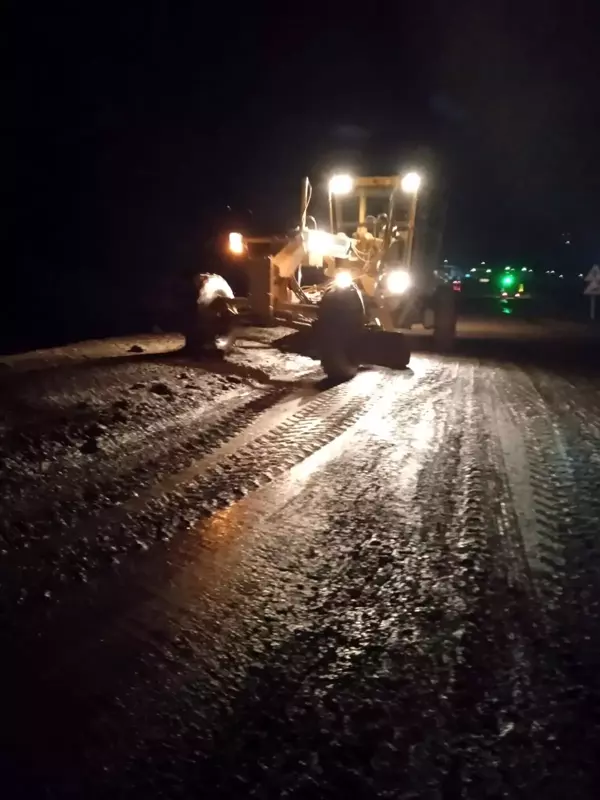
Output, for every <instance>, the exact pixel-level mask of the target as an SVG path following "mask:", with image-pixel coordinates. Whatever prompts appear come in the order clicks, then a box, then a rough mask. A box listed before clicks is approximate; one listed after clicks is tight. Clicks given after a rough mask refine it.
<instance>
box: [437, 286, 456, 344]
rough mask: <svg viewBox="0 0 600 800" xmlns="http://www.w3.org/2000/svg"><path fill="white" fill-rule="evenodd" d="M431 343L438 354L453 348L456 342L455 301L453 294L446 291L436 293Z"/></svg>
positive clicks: (441, 290)
mask: <svg viewBox="0 0 600 800" xmlns="http://www.w3.org/2000/svg"><path fill="white" fill-rule="evenodd" d="M433 315H434V319H433V343H434V346H435V349H436V350H437V351H438V352H440V353H447V352H449V351H451V350H452V349H453V348H454V342H455V340H456V300H455V297H454V292H452V291H449V290H447V289H445V288H444V289H440V290H438V291H437V293H436V296H435V298H434V307H433Z"/></svg>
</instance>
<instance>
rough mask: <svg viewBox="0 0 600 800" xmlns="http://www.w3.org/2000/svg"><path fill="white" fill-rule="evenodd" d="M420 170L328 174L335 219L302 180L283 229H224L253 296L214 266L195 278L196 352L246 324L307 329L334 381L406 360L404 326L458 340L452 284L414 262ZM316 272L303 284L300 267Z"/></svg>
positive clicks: (226, 340)
mask: <svg viewBox="0 0 600 800" xmlns="http://www.w3.org/2000/svg"><path fill="white" fill-rule="evenodd" d="M419 183H420V178H419V176H418V175H417V174H416V173H408V174H406V175H404V176H403V177H401V176H391V177H363V178H352V177H350V176H348V175H336V176H334V177H333V178H332V179H331V180H330V182H329V191H328V201H329V224H328V225H327V226H319V225H318V224H317V222H316V219H315V218H314V217H313V216H312V215H311V214H310V213H309V211H310V210H311V200H312V199H313V198H312V194H313V190H312V186H311V184H310V182H309V180H308V178H306V179H305V180H304V182H303V185H302V192H301V205H300V217H299V224H298V226H297V227H296V228H295V229H294V230H293V231H291V232H290V233H289V234H288V235H287V236H284V237H277V236H274V237H252V236H247V235H244V234H243V233H242V232H237V231H236V232H231V233H229V236H228V241H227V249H228V252H229V257H231V258H232V259H235V260H236V262H237V263H238V265H239V267H240V268H241V269H243V270H244V271H245V273H246V279H247V285H248V295H247V297H235V296H234V293H233V291H232V289H231V287H230V286H229V284H228V283H227V282H226V281H225V280H224V278H222V277H221V276H219V275H217V274H200V275H197V276H196V277H195V284H194V289H193V296H192V297H191V300H192V302H191V304H190V306H189V310H190V313H188V314H186V315H184V317H185V322H184V325H185V331H184V333H185V336H186V342H187V348H188V350H189V351H190V352H191V353H192V354H194V355H198V356H200V355H203V354H205V353H207V352H213V353H214V352H215V351H217V352H220V353H225V352H227V351H228V350H229V349H230V348H231V347H232V346H233V344H234V342H235V339H236V337H237V336H238V335H239V333H240V330H241V327H242V326H243V325H244V324H253V325H274V324H282V325H285V326H288V327H292V328H301V329H306V330H310V331H311V332H312V333H311V335H312V339H313V349H314V350H316V352H317V353H318V355H319V358H320V360H321V364H322V367H323V370H324V372H325V373H326V375H327V376H328V377H329V378H330V379H332V380H333V381H342V380H348V379H350V378H352V377H353V376H354V375H355V374H356V372H357V370H358V368H359V366H360V365H361V364H374V363H385V364H386V365H388V366H393V367H398V368H404V367H406V366H407V365H408V363H409V360H410V347H409V342H408V338H407V337H406V336H405V335H404V333H403V331H405V330H407V329H410V328H411V327H412V326H413V325H415V324H419V323H420V324H422V325H423V326H424V327H425V328H428V329H432V330H433V341H434V344H435V346H436V348H437V349H440V350H448V349H450V348H451V347H452V344H453V341H454V335H455V327H456V312H455V302H454V293H453V291H452V286H451V284H450V283H448V282H447V281H445V280H444V278H443V277H442V276H438V274H437V272H436V270H435V269H433V268H427V267H426V266H425V265H423V264H418V265H416V264H414V263H413V257H412V256H413V242H414V237H415V220H416V210H417V193H418V189H419ZM308 273H311V274H312V280H311V282H310V283H307V282H306V280H303V276H304V275H306V274H308Z"/></svg>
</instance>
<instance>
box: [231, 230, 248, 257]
mask: <svg viewBox="0 0 600 800" xmlns="http://www.w3.org/2000/svg"><path fill="white" fill-rule="evenodd" d="M229 252H230V253H233V255H234V256H241V255H243V253H244V237H243V236H242V234H241V233H235V232H234V231H232V232H231V233H230V234H229Z"/></svg>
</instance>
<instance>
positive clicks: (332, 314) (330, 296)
mask: <svg viewBox="0 0 600 800" xmlns="http://www.w3.org/2000/svg"><path fill="white" fill-rule="evenodd" d="M363 327H364V306H363V302H362V298H361V296H360V294H359V292H358V290H357V289H356V287H355V286H351V287H349V288H348V289H340V290H336V289H333V290H330V291H329V292H327V293H326V294H325V295H323V299H322V300H321V303H320V305H319V316H318V319H317V321H316V323H315V333H316V336H317V347H318V351H319V355H320V357H321V366H322V367H323V371H324V372H325V374H326V375H327V377H328V378H329V379H330V380H332V381H335V382H341V381H348V380H350V379H351V378H353V377H354V376H355V375H356V373H357V371H358V367H359V366H360V340H361V336H362V334H363Z"/></svg>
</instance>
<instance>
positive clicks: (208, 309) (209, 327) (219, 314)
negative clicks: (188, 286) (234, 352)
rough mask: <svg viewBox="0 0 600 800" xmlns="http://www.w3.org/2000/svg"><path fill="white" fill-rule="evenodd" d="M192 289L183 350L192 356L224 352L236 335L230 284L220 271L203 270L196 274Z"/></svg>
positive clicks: (231, 344) (231, 345) (228, 348)
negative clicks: (218, 272) (193, 300)
mask: <svg viewBox="0 0 600 800" xmlns="http://www.w3.org/2000/svg"><path fill="white" fill-rule="evenodd" d="M194 292H195V303H193V304H192V305H191V307H190V309H189V313H188V315H187V320H186V325H185V328H186V329H185V331H184V333H185V338H186V350H188V351H189V352H190V353H192V354H193V355H195V356H211V355H212V356H215V355H221V356H222V355H225V353H227V352H229V350H230V349H231V348H232V347H233V343H234V342H235V338H236V332H235V318H236V316H237V312H236V310H235V308H234V307H233V306H232V304H231V302H230V301H231V300H233V292H232V290H231V287H230V286H229V284H228V283H227V281H226V280H225V279H224V278H222V277H221V276H220V275H215V274H211V273H206V274H200V275H196V276H195V278H194Z"/></svg>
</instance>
